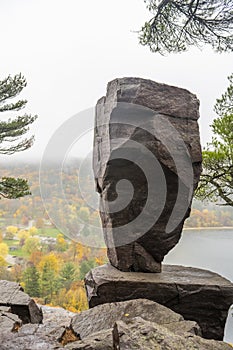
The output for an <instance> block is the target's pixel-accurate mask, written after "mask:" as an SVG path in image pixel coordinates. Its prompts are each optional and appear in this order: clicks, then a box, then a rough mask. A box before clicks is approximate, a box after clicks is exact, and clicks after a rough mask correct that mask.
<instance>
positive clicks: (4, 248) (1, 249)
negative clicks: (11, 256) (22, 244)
mask: <svg viewBox="0 0 233 350" xmlns="http://www.w3.org/2000/svg"><path fill="white" fill-rule="evenodd" d="M8 251H9V248H8V245H7V244H6V243H0V256H1V257H3V258H4V257H6V256H7V254H8Z"/></svg>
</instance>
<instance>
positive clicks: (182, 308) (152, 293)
mask: <svg viewBox="0 0 233 350" xmlns="http://www.w3.org/2000/svg"><path fill="white" fill-rule="evenodd" d="M85 284H86V290H87V294H88V300H89V306H90V307H94V306H96V305H100V304H105V303H114V302H118V301H123V300H132V299H139V298H146V299H149V300H153V301H155V302H157V303H159V304H162V305H164V306H166V307H168V308H170V309H172V310H173V311H175V312H177V313H179V314H181V315H182V316H183V317H184V319H185V320H191V321H196V322H197V323H198V325H199V326H200V327H201V331H202V335H203V337H205V338H209V339H216V340H222V339H223V333H224V326H225V322H226V317H227V313H228V309H229V307H230V305H231V304H233V284H232V283H231V282H230V281H228V280H227V279H225V278H223V277H221V276H219V275H218V274H216V273H213V272H210V271H207V270H201V269H197V268H191V267H184V266H175V265H164V267H163V272H162V273H142V272H138V273H135V272H122V271H119V270H118V269H116V268H114V267H113V266H111V265H110V264H107V265H104V266H100V267H97V268H95V269H93V270H91V271H90V272H89V273H88V274H87V276H86V280H85ZM148 312H149V311H148ZM149 315H150V313H149ZM135 316H138V314H135ZM150 317H151V316H150ZM155 317H156V316H155ZM147 320H153V321H155V319H153V318H151V319H147ZM96 322H97V321H96ZM99 322H100V321H99ZM97 323H98V322H97ZM158 323H159V322H158Z"/></svg>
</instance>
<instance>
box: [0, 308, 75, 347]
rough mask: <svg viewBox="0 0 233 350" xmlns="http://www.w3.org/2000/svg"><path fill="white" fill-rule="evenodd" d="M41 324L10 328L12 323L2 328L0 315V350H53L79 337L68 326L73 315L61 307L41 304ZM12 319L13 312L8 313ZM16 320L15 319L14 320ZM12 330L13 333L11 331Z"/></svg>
mask: <svg viewBox="0 0 233 350" xmlns="http://www.w3.org/2000/svg"><path fill="white" fill-rule="evenodd" d="M41 308H42V310H43V316H44V317H43V324H30V323H28V324H25V325H22V324H21V325H20V327H17V330H16V331H14V329H13V330H12V329H11V326H12V325H13V322H12V324H9V326H8V329H7V328H6V327H7V324H5V325H4V326H5V327H4V328H3V327H2V324H1V316H0V339H1V344H0V350H13V349H14V350H54V349H60V348H62V349H63V348H64V347H63V345H66V344H68V342H69V341H72V342H73V341H76V340H78V339H79V337H78V336H77V335H76V334H75V332H74V331H73V330H72V328H71V327H70V322H71V318H72V317H73V316H74V315H75V314H74V313H72V312H69V311H67V310H64V309H62V308H52V307H48V306H42V307H41ZM9 317H10V318H12V319H14V317H17V316H16V315H14V314H9ZM16 321H17V320H16ZM12 331H13V333H12Z"/></svg>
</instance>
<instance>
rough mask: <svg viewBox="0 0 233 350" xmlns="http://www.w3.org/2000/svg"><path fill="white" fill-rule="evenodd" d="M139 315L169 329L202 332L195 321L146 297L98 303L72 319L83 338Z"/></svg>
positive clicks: (76, 330)
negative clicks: (185, 319) (185, 318)
mask: <svg viewBox="0 0 233 350" xmlns="http://www.w3.org/2000/svg"><path fill="white" fill-rule="evenodd" d="M139 316H140V317H141V318H143V319H144V320H148V321H151V322H156V323H158V324H162V325H165V327H168V328H169V329H173V330H174V329H176V330H178V329H180V330H184V329H186V331H190V332H193V333H196V334H200V330H199V326H198V325H197V324H196V323H195V322H190V321H184V318H183V317H182V316H181V315H179V314H177V313H175V312H174V311H172V310H170V309H168V308H167V307H165V306H163V305H160V304H157V303H155V302H153V301H150V300H146V299H136V300H129V301H124V302H116V303H108V304H103V305H98V306H96V307H94V308H92V309H89V310H87V311H83V312H81V313H80V314H77V315H76V316H75V317H74V318H73V319H72V322H71V326H72V328H73V330H74V331H75V332H76V333H78V334H79V335H80V338H81V339H83V338H86V337H88V336H90V335H91V334H93V333H98V332H102V331H104V330H107V329H111V328H112V327H113V326H114V324H115V322H116V321H120V320H123V321H126V320H127V321H128V320H130V319H134V318H135V317H139Z"/></svg>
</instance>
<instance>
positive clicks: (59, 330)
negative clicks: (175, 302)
mask: <svg viewBox="0 0 233 350" xmlns="http://www.w3.org/2000/svg"><path fill="white" fill-rule="evenodd" d="M7 290H8V293H7ZM7 294H8V296H7ZM20 303H21V304H20ZM33 312H34V313H35V314H34V316H33V315H32V314H31V313H33ZM0 339H1V344H0V350H13V349H14V350H45V349H46V350H54V349H62V348H63V349H69V350H75V349H77V350H78V349H83V350H117V349H120V350H134V349H135V350H136V349H138V350H139V349H140V350H142V349H143V350H147V349H155V350H185V349H187V350H188V349H189V350H192V349H193V350H194V349H198V350H227V349H229V350H230V349H232V347H231V346H230V345H228V344H226V343H223V342H220V341H215V340H206V339H203V338H202V337H201V331H200V327H199V326H198V324H197V323H196V322H194V321H185V320H184V318H183V317H182V316H181V315H179V314H177V313H175V312H173V311H172V310H170V309H168V308H167V307H165V306H162V305H160V304H158V303H155V302H153V301H149V300H146V299H136V300H130V301H124V302H116V303H107V304H103V305H99V306H96V307H94V308H92V309H90V310H87V311H83V312H81V313H79V314H74V313H71V312H69V311H66V310H64V309H62V308H51V307H47V306H41V307H40V306H38V305H36V304H35V303H34V301H33V300H32V299H30V297H29V296H28V295H27V294H25V293H24V292H23V290H22V288H21V287H20V286H19V285H18V284H17V283H13V282H7V281H0Z"/></svg>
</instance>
